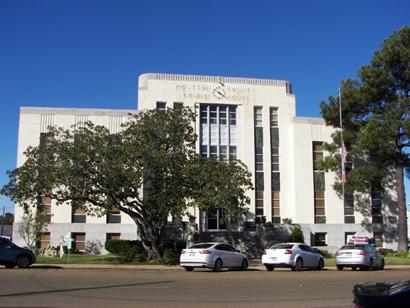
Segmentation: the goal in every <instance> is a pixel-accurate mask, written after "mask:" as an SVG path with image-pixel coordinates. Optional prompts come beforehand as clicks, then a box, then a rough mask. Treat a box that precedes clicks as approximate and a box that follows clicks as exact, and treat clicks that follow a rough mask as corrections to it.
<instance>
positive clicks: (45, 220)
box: [17, 207, 50, 253]
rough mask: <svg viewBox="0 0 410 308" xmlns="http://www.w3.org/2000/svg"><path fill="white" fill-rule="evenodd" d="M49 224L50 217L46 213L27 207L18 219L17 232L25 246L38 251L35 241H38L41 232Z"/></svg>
mask: <svg viewBox="0 0 410 308" xmlns="http://www.w3.org/2000/svg"><path fill="white" fill-rule="evenodd" d="M49 225H50V218H49V217H48V215H47V214H46V213H44V212H43V211H41V210H33V209H32V208H31V207H28V208H26V209H25V212H24V214H23V216H22V218H21V220H20V221H19V224H18V228H17V233H18V234H19V235H20V237H21V238H22V239H23V240H24V242H25V243H26V245H27V247H29V248H30V249H31V250H32V251H34V252H36V253H38V247H37V246H38V245H37V243H38V242H39V241H40V236H41V233H42V232H45V231H46V229H47V227H48V226H49Z"/></svg>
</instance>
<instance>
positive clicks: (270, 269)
mask: <svg viewBox="0 0 410 308" xmlns="http://www.w3.org/2000/svg"><path fill="white" fill-rule="evenodd" d="M265 267H266V270H267V271H268V272H271V271H273V270H274V269H275V267H274V266H273V265H271V264H266V265H265Z"/></svg>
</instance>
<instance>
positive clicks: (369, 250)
mask: <svg viewBox="0 0 410 308" xmlns="http://www.w3.org/2000/svg"><path fill="white" fill-rule="evenodd" d="M335 255H336V267H337V269H338V270H339V271H342V270H343V268H345V267H350V268H352V270H354V271H355V270H356V269H357V268H360V269H368V270H370V271H371V270H374V269H384V257H383V256H382V255H381V254H380V253H379V252H378V251H377V249H376V248H374V247H373V246H372V245H370V244H347V245H344V246H342V247H341V248H340V249H339V250H338V251H337V252H336V254H335Z"/></svg>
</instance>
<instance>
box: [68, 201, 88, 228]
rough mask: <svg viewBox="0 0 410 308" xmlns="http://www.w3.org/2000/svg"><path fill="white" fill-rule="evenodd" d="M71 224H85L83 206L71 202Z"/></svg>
mask: <svg viewBox="0 0 410 308" xmlns="http://www.w3.org/2000/svg"><path fill="white" fill-rule="evenodd" d="M71 213H72V214H71V222H72V223H85V222H86V211H85V208H84V205H83V204H80V203H78V202H74V201H73V206H72V212H71Z"/></svg>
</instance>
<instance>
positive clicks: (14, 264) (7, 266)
mask: <svg viewBox="0 0 410 308" xmlns="http://www.w3.org/2000/svg"><path fill="white" fill-rule="evenodd" d="M4 266H5V267H6V268H14V267H16V263H6V264H4Z"/></svg>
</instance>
